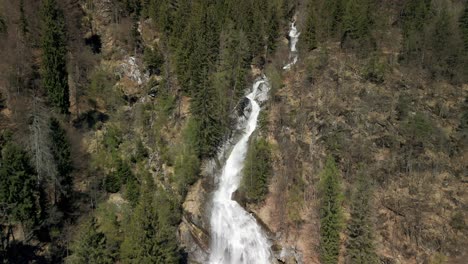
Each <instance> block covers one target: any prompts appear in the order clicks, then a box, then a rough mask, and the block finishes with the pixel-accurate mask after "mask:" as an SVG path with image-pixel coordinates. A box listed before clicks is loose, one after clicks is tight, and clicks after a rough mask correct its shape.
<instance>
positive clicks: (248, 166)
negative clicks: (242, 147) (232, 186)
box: [242, 138, 272, 202]
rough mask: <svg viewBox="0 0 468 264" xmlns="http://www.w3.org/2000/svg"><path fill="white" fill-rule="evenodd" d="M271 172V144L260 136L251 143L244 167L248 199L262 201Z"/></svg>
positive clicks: (244, 180)
mask: <svg viewBox="0 0 468 264" xmlns="http://www.w3.org/2000/svg"><path fill="white" fill-rule="evenodd" d="M271 173H272V165H271V147H270V144H269V143H268V141H266V140H265V139H263V138H259V139H257V140H255V141H254V142H253V143H252V144H251V145H250V147H249V150H248V152H247V156H246V159H245V165H244V169H243V175H244V176H243V178H242V186H243V189H244V191H245V194H246V197H247V199H249V200H251V201H253V202H260V201H262V200H263V199H264V198H265V195H266V194H267V193H268V180H269V178H270V176H271Z"/></svg>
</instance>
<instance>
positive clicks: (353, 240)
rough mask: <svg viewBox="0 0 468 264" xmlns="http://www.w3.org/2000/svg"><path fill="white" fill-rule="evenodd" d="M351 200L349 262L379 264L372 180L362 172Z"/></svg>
mask: <svg viewBox="0 0 468 264" xmlns="http://www.w3.org/2000/svg"><path fill="white" fill-rule="evenodd" d="M356 184H357V186H356V188H355V191H354V194H353V197H352V200H351V219H350V222H349V224H348V227H347V229H348V230H347V231H348V241H347V245H346V248H347V257H346V262H347V263H360V264H377V263H378V259H377V255H376V254H375V248H374V241H373V233H372V232H373V230H372V221H371V219H370V218H371V212H372V208H371V197H372V191H371V188H372V187H371V182H370V179H369V177H367V176H366V175H365V174H360V175H359V178H358V181H357V183H356Z"/></svg>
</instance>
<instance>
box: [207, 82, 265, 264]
mask: <svg viewBox="0 0 468 264" xmlns="http://www.w3.org/2000/svg"><path fill="white" fill-rule="evenodd" d="M262 88H263V89H262ZM268 89H269V84H268V82H267V81H266V80H265V79H260V80H258V81H256V82H255V83H254V85H253V89H252V92H251V93H250V94H248V95H247V98H248V99H249V101H250V106H251V111H250V115H249V117H248V119H247V121H246V122H245V123H242V124H245V127H244V128H243V131H242V132H243V134H242V136H241V138H240V139H239V141H238V142H237V143H236V144H235V145H234V148H233V149H232V152H231V153H230V155H229V157H228V159H227V160H226V163H225V165H224V168H223V170H222V173H221V177H220V180H219V186H218V189H217V190H216V191H215V193H214V198H213V209H212V214H211V221H210V222H211V238H212V242H211V254H210V259H209V263H210V264H268V263H270V244H269V242H268V240H267V238H266V235H265V234H264V232H263V231H262V229H261V228H260V226H259V225H258V224H257V222H256V220H255V218H254V217H253V216H252V215H251V214H249V213H248V212H246V211H245V210H244V208H242V206H240V205H239V204H238V203H237V202H236V201H233V200H232V199H231V197H232V194H233V193H234V192H235V191H236V190H237V188H238V187H239V183H240V180H241V178H242V168H243V166H244V161H245V155H246V153H247V149H248V140H249V138H250V136H251V135H252V133H253V132H254V131H255V129H256V127H257V119H258V115H259V113H260V106H259V104H258V103H257V102H256V100H259V101H262V100H266V98H267V97H266V93H267V92H268Z"/></svg>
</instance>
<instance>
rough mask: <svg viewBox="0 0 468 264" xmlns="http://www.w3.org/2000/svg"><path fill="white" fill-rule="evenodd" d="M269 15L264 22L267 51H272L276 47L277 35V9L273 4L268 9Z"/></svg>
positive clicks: (278, 23)
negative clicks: (265, 25)
mask: <svg viewBox="0 0 468 264" xmlns="http://www.w3.org/2000/svg"><path fill="white" fill-rule="evenodd" d="M268 13H269V16H268V20H267V22H266V24H267V25H268V27H267V48H268V52H269V53H273V52H274V51H275V49H276V45H277V44H276V43H277V40H278V37H279V26H280V21H279V10H278V9H277V8H276V7H275V6H271V7H270V9H269V10H268Z"/></svg>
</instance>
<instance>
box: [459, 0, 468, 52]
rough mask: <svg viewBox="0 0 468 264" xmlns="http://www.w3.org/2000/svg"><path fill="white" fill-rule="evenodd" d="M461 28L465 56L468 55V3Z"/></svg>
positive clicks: (461, 18)
mask: <svg viewBox="0 0 468 264" xmlns="http://www.w3.org/2000/svg"><path fill="white" fill-rule="evenodd" d="M459 26H460V30H461V33H462V39H463V47H464V49H465V54H468V2H465V9H464V11H463V14H462V15H461V17H460V21H459Z"/></svg>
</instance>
